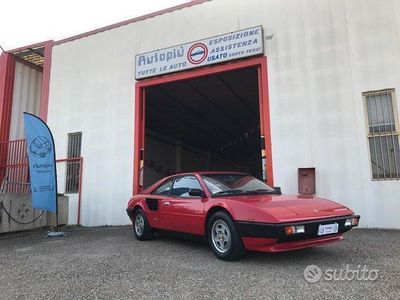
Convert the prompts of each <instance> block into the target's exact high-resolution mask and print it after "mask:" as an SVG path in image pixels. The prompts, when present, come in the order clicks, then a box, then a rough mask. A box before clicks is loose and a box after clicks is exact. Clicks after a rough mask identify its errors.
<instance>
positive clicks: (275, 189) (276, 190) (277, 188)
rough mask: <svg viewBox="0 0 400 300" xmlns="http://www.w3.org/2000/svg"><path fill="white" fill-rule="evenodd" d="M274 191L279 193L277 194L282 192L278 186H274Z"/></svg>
mask: <svg viewBox="0 0 400 300" xmlns="http://www.w3.org/2000/svg"><path fill="white" fill-rule="evenodd" d="M274 191H275V192H277V193H279V195H281V194H282V191H281V187H280V186H274Z"/></svg>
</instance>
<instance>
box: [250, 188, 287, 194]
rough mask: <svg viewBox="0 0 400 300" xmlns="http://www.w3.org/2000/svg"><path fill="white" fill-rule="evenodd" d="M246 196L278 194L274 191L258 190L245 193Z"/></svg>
mask: <svg viewBox="0 0 400 300" xmlns="http://www.w3.org/2000/svg"><path fill="white" fill-rule="evenodd" d="M246 194H279V192H278V191H275V190H272V191H271V190H267V189H258V190H252V191H248V192H246Z"/></svg>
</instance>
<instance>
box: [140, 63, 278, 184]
mask: <svg viewBox="0 0 400 300" xmlns="http://www.w3.org/2000/svg"><path fill="white" fill-rule="evenodd" d="M210 69H213V68H210ZM260 71H261V68H260V65H257V64H252V65H249V66H245V67H242V68H232V69H231V70H224V71H223V72H221V71H220V72H209V73H207V72H205V73H204V74H202V75H201V76H186V77H185V78H183V79H182V78H179V80H167V81H166V82H163V80H162V79H160V80H157V79H156V80H155V81H154V80H153V81H154V82H153V83H154V84H151V83H150V84H146V82H143V83H144V86H143V87H140V88H139V93H137V97H138V96H139V97H140V98H141V101H140V103H139V104H140V105H139V107H138V105H137V106H136V109H139V110H140V113H139V115H138V114H137V117H139V118H140V122H139V124H138V125H139V126H138V127H139V129H138V130H137V131H136V138H137V139H136V141H137V142H138V144H139V147H140V148H139V149H140V150H139V153H138V155H137V157H139V158H140V163H138V162H136V161H135V167H137V168H139V170H138V172H136V173H135V174H137V175H139V182H138V184H137V186H138V189H141V188H146V187H148V186H150V185H151V184H153V183H154V182H156V181H157V180H159V179H161V178H163V177H165V176H168V175H171V174H175V173H180V172H193V171H203V170H207V171H209V170H212V171H222V170H223V171H241V172H246V173H249V174H251V175H253V176H255V177H257V178H259V179H261V180H266V181H267V182H268V183H270V184H272V176H269V175H270V174H271V173H272V169H271V163H270V159H271V157H270V156H271V155H270V154H269V155H268V153H270V146H269V147H268V145H269V141H270V139H269V118H268V120H264V119H265V117H264V115H265V113H268V107H267V109H266V107H265V105H263V102H262V99H263V91H264V90H263V87H262V86H260V85H261V82H262V81H261V79H260V73H261V72H260ZM191 73H194V72H191ZM143 83H142V82H141V83H139V84H143ZM147 83H148V82H147ZM137 92H138V90H137ZM267 104H268V103H267ZM266 121H267V122H266ZM266 123H267V124H266ZM265 126H267V127H268V128H267V130H266V128H265ZM265 132H267V135H266V134H265ZM264 136H266V137H265V138H264ZM266 148H269V151H266ZM268 179H269V180H268ZM134 190H135V184H134Z"/></svg>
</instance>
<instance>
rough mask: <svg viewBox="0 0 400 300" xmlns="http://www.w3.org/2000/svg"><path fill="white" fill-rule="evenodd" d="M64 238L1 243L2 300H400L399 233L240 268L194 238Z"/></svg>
mask: <svg viewBox="0 0 400 300" xmlns="http://www.w3.org/2000/svg"><path fill="white" fill-rule="evenodd" d="M64 231H65V232H66V233H67V234H68V236H67V237H64V238H45V237H44V230H36V231H31V232H22V233H15V234H5V235H0V298H1V299H139V298H145V299H147V298H150V299H164V298H172V299H204V298H222V299H228V298H229V299H230V298H241V299H271V298H273V299H295V298H296V299H305V298H307V299H317V298H318V299H332V298H346V299H362V298H363V299H365V298H367V299H388V298H389V299H400V231H396V230H366V229H353V230H352V231H350V232H348V233H347V234H346V236H345V239H344V240H343V241H340V242H337V243H333V244H330V245H325V246H320V247H316V248H310V249H304V250H298V251H292V252H286V253H249V254H248V255H247V256H245V257H244V258H243V259H242V260H240V261H234V262H224V261H220V260H218V259H216V257H215V256H214V254H213V253H212V252H211V250H210V249H209V248H208V245H207V244H206V243H204V242H202V241H199V240H196V239H194V240H193V239H187V238H179V237H176V236H171V235H162V236H160V237H157V238H156V239H155V240H152V241H146V242H139V241H137V240H136V239H134V238H133V236H132V231H131V227H98V228H78V227H70V228H64ZM309 265H315V266H317V268H316V267H311V271H310V270H309V269H310V267H309V268H308V269H307V271H310V272H311V273H310V272H307V271H306V276H308V280H310V279H309V278H311V281H316V279H318V278H319V277H320V280H319V281H317V282H315V283H309V282H308V281H306V279H305V275H304V270H305V269H306V267H307V266H309ZM318 268H319V270H320V272H319V270H318ZM363 269H364V271H363ZM346 270H347V275H346ZM357 270H358V277H357V276H356V275H357V273H356V271H357ZM361 273H362V274H363V276H361ZM346 276H347V277H346ZM352 276H353V277H355V278H352ZM366 279H368V280H366Z"/></svg>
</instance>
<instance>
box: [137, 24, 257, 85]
mask: <svg viewBox="0 0 400 300" xmlns="http://www.w3.org/2000/svg"><path fill="white" fill-rule="evenodd" d="M263 45H264V43H263V31H262V27H261V26H257V27H252V28H248V29H244V30H240V31H236V32H231V33H227V34H223V35H219V36H215V37H212V38H208V39H204V40H200V41H196V42H192V43H187V44H183V45H178V46H174V47H170V48H165V49H161V50H156V51H152V52H147V53H143V54H139V55H136V79H144V78H147V77H152V76H157V75H161V74H167V73H172V72H178V71H182V70H187V69H192V68H196V67H200V66H206V65H211V64H216V63H220V62H224V61H229V60H233V59H239V58H244V57H248V56H254V55H259V54H262V53H264V46H263Z"/></svg>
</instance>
